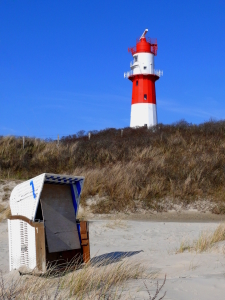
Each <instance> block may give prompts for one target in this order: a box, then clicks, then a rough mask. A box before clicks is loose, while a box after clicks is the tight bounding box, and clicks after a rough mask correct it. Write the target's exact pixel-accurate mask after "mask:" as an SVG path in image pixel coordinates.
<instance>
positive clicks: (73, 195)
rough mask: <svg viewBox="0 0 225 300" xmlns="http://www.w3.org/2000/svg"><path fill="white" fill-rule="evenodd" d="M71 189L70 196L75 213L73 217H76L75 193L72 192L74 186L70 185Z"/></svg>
mask: <svg viewBox="0 0 225 300" xmlns="http://www.w3.org/2000/svg"><path fill="white" fill-rule="evenodd" d="M70 188H71V194H72V200H73V207H74V211H75V216H77V201H76V196H75V191H74V185H73V184H71V185H70Z"/></svg>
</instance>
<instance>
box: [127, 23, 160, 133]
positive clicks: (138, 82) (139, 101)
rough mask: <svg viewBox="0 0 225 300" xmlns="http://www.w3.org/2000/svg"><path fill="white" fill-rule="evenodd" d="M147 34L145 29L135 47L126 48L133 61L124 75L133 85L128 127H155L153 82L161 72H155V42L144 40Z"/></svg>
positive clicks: (153, 40)
mask: <svg viewBox="0 0 225 300" xmlns="http://www.w3.org/2000/svg"><path fill="white" fill-rule="evenodd" d="M147 32H148V29H145V31H144V33H143V34H142V36H141V37H140V39H138V40H137V43H136V46H135V47H133V48H128V52H130V53H131V54H132V55H133V59H134V60H133V61H132V62H131V63H130V68H131V71H130V72H127V73H124V77H125V78H128V79H130V80H131V81H132V83H133V88H132V101H131V115H130V127H139V126H146V125H147V127H150V126H154V125H157V111H156V93H155V81H156V80H158V79H159V77H160V76H162V75H163V72H162V71H160V70H155V65H154V56H156V55H157V49H158V46H157V40H156V39H149V38H146V37H145V35H146V33H147Z"/></svg>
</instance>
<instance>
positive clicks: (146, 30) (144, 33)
mask: <svg viewBox="0 0 225 300" xmlns="http://www.w3.org/2000/svg"><path fill="white" fill-rule="evenodd" d="M147 32H148V29H145V31H144V32H143V34H142V36H141V37H140V39H144V38H145V35H146V33H147Z"/></svg>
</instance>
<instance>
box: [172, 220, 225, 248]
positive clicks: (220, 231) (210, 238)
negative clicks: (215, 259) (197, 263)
mask: <svg viewBox="0 0 225 300" xmlns="http://www.w3.org/2000/svg"><path fill="white" fill-rule="evenodd" d="M221 241H225V223H221V224H220V225H219V226H218V227H217V228H216V230H215V231H214V232H210V231H202V232H201V233H200V235H199V237H198V239H196V240H194V241H193V242H189V241H182V242H181V244H180V247H179V249H178V250H177V253H183V252H185V251H195V252H199V253H200V252H204V251H207V250H210V249H211V248H212V247H213V246H214V245H215V244H216V243H218V242H221Z"/></svg>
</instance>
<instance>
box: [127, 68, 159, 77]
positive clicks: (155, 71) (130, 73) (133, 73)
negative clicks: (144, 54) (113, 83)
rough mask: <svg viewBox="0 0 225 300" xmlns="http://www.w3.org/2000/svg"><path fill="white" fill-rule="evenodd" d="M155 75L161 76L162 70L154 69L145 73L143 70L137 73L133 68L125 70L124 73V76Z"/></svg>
mask: <svg viewBox="0 0 225 300" xmlns="http://www.w3.org/2000/svg"><path fill="white" fill-rule="evenodd" d="M142 74H143V75H151V74H152V75H156V76H158V77H161V76H163V71H162V70H154V72H153V73H145V72H143V73H139V72H138V73H137V72H134V71H133V70H131V71H129V72H125V73H124V78H129V77H130V76H133V75H142Z"/></svg>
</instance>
